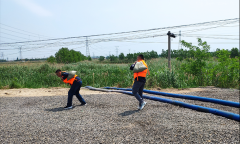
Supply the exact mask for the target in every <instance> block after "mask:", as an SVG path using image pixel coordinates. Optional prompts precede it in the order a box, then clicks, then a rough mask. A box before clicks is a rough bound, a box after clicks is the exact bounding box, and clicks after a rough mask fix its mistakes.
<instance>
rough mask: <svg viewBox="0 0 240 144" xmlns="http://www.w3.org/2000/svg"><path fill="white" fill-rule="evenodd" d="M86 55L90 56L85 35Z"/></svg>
mask: <svg viewBox="0 0 240 144" xmlns="http://www.w3.org/2000/svg"><path fill="white" fill-rule="evenodd" d="M86 56H87V57H88V56H90V51H89V47H88V37H86Z"/></svg>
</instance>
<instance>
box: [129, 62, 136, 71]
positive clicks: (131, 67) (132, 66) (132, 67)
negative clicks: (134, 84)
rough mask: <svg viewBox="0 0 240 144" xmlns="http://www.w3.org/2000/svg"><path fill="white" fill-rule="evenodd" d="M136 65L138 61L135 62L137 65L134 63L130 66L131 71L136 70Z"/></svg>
mask: <svg viewBox="0 0 240 144" xmlns="http://www.w3.org/2000/svg"><path fill="white" fill-rule="evenodd" d="M135 64H136V61H135V63H133V64H132V65H131V66H130V70H133V69H134V67H135Z"/></svg>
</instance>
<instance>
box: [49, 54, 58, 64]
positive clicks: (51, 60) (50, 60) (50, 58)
mask: <svg viewBox="0 0 240 144" xmlns="http://www.w3.org/2000/svg"><path fill="white" fill-rule="evenodd" d="M47 62H49V63H54V62H56V59H55V57H54V56H52V55H51V56H50V57H49V58H47Z"/></svg>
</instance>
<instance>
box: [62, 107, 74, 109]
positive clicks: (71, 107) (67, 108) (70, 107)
mask: <svg viewBox="0 0 240 144" xmlns="http://www.w3.org/2000/svg"><path fill="white" fill-rule="evenodd" d="M72 108H73V107H72V106H65V107H64V109H72Z"/></svg>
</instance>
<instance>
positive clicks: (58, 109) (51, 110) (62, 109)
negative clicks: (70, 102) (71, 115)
mask: <svg viewBox="0 0 240 144" xmlns="http://www.w3.org/2000/svg"><path fill="white" fill-rule="evenodd" d="M73 108H74V107H73ZM67 110H71V109H67ZM45 111H49V112H59V111H66V109H64V108H63V107H57V108H51V109H45Z"/></svg>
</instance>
